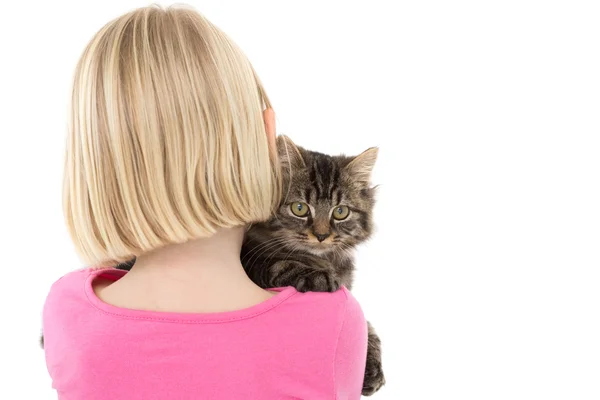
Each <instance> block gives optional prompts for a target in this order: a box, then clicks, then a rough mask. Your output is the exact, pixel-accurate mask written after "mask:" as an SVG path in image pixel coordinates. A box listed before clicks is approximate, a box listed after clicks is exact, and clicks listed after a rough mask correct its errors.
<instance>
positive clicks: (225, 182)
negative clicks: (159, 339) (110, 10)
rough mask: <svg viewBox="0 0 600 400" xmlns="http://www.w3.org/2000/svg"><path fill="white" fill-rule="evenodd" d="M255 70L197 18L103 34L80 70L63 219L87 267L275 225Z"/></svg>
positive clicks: (112, 26) (274, 174)
mask: <svg viewBox="0 0 600 400" xmlns="http://www.w3.org/2000/svg"><path fill="white" fill-rule="evenodd" d="M268 107H270V104H269V100H268V98H267V96H266V94H265V91H264V90H263V88H262V85H261V83H260V80H259V79H258V77H257V75H256V74H255V72H254V70H253V68H252V66H251V64H250V62H249V61H248V59H247V58H246V57H245V55H244V54H243V53H242V52H241V50H240V49H239V48H238V47H237V46H236V45H235V43H233V42H232V41H231V40H230V39H229V38H228V37H227V36H226V35H225V34H224V33H223V32H221V31H220V30H219V29H218V28H216V27H215V26H214V25H212V24H211V23H210V22H209V21H207V20H206V19H205V18H204V17H202V16H201V15H200V14H198V13H196V12H195V11H193V10H191V9H189V8H167V9H163V8H160V7H155V6H152V7H146V8H141V9H137V10H135V11H133V12H130V13H128V14H125V15H123V16H121V17H119V18H117V19H115V20H113V21H111V22H109V23H108V24H107V25H105V26H104V27H103V28H102V29H101V30H100V31H99V32H98V33H97V34H96V35H95V36H94V38H93V39H92V40H91V42H90V43H89V44H88V46H87V47H86V49H85V51H84V53H83V55H82V56H81V59H80V60H79V63H78V65H77V68H76V72H75V79H74V86H73V97H72V115H71V121H70V129H69V135H68V140H67V154H66V161H65V175H64V213H65V218H66V222H67V225H68V229H69V233H70V235H71V237H72V239H73V241H74V243H75V246H76V249H77V251H78V253H79V254H80V256H81V257H82V259H83V260H84V261H85V262H86V263H89V264H101V265H102V264H103V265H111V264H115V263H117V262H121V261H125V260H127V259H130V258H131V257H132V256H134V255H139V254H141V253H143V252H146V251H149V250H153V249H156V248H159V247H161V246H164V245H166V244H170V243H181V242H185V241H187V240H190V239H194V238H199V237H207V236H210V235H212V234H213V233H214V232H215V230H216V229H218V228H220V227H235V226H242V225H244V224H248V223H251V222H255V221H260V220H265V219H267V218H268V217H269V215H270V213H271V211H272V209H273V207H274V206H275V205H276V203H277V201H278V198H279V190H280V185H281V184H280V172H279V169H278V168H277V167H276V166H277V160H276V152H275V151H274V150H275V149H270V148H269V145H268V140H267V135H266V132H265V127H264V122H263V119H262V111H263V109H264V108H268Z"/></svg>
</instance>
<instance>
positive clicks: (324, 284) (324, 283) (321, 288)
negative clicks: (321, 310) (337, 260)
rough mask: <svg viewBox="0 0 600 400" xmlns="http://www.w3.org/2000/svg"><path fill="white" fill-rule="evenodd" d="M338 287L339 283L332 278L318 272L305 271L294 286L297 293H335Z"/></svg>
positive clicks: (326, 273) (328, 274) (325, 273)
mask: <svg viewBox="0 0 600 400" xmlns="http://www.w3.org/2000/svg"><path fill="white" fill-rule="evenodd" d="M340 286H341V285H340V281H339V280H337V279H336V278H335V277H334V276H332V275H331V274H330V273H328V272H325V271H319V270H311V271H307V272H306V274H303V275H302V276H301V277H299V279H298V282H296V285H295V287H296V290H297V291H299V292H335V291H336V290H338V289H339V288H340Z"/></svg>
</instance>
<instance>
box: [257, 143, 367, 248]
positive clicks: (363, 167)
mask: <svg viewBox="0 0 600 400" xmlns="http://www.w3.org/2000/svg"><path fill="white" fill-rule="evenodd" d="M277 149H278V153H279V158H280V160H281V163H282V168H283V176H284V185H283V196H282V200H281V202H280V205H279V208H278V210H277V212H276V213H275V216H274V217H273V218H271V220H270V221H269V222H268V223H267V224H268V225H269V229H270V230H271V231H272V232H274V234H275V235H277V236H278V237H281V238H287V239H289V242H288V244H289V243H293V244H294V248H296V249H298V250H300V249H302V250H305V251H308V252H310V253H313V254H315V255H325V254H327V253H330V252H343V251H346V250H351V249H352V248H353V247H354V246H356V245H357V244H359V243H361V242H363V241H365V240H366V239H368V238H369V236H370V235H371V233H372V231H373V223H372V214H373V205H374V194H375V193H374V192H375V189H374V188H372V187H371V183H370V181H371V171H372V169H373V166H374V165H375V160H376V159H377V151H378V150H377V148H370V149H368V150H366V151H365V152H363V153H362V154H360V155H358V156H356V157H346V156H329V155H325V154H321V153H317V152H314V151H308V150H305V149H303V148H302V147H299V146H296V145H295V144H294V143H293V142H292V141H291V139H289V138H288V137H286V136H280V137H278V139H277Z"/></svg>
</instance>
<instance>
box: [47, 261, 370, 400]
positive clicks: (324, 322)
mask: <svg viewBox="0 0 600 400" xmlns="http://www.w3.org/2000/svg"><path fill="white" fill-rule="evenodd" d="M125 273H126V272H125V271H120V270H116V269H108V270H91V269H84V270H79V271H75V272H72V273H69V274H67V275H65V276H64V277H62V278H60V279H59V280H58V281H56V282H55V283H54V285H53V286H52V289H51V290H50V293H49V295H48V298H47V299H46V304H45V306H44V315H43V320H44V323H43V329H44V347H45V352H46V363H47V366H48V371H49V372H50V376H51V377H52V382H53V383H52V386H53V387H54V388H55V389H56V390H57V392H58V397H59V399H61V400H97V399H102V400H107V399H110V400H120V399H126V400H134V399H143V400H153V399H157V400H158V399H160V400H170V399H173V400H186V399H193V400H198V399H226V400H237V399H243V400H251V399H261V400H265V399H309V400H319V399H338V400H339V399H359V398H360V392H361V387H362V382H363V374H364V370H365V362H366V352H367V325H366V321H365V319H364V316H363V313H362V311H361V309H360V306H359V305H358V303H357V302H356V300H355V299H354V297H352V295H351V294H350V293H349V292H348V290H346V289H345V288H342V289H340V290H338V291H337V292H335V293H299V292H297V291H296V290H295V289H294V288H292V287H286V288H279V289H275V290H276V291H278V292H279V293H278V294H276V295H275V296H273V297H271V298H269V299H268V300H267V301H265V302H263V303H260V304H257V305H255V306H252V307H250V308H246V309H243V310H238V311H230V312H222V313H203V314H192V313H168V312H153V311H141V310H131V309H125V308H120V307H115V306H112V305H109V304H107V303H104V302H103V301H102V300H100V299H99V298H98V297H97V296H96V295H95V294H94V291H93V289H92V281H93V280H94V278H95V277H97V276H99V275H102V276H103V277H105V278H109V279H113V280H117V279H119V278H120V277H121V276H123V275H124V274H125Z"/></svg>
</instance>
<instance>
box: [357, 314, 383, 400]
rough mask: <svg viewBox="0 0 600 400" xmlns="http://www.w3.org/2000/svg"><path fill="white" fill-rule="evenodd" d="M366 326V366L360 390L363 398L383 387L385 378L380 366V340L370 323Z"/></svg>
mask: <svg viewBox="0 0 600 400" xmlns="http://www.w3.org/2000/svg"><path fill="white" fill-rule="evenodd" d="M368 326H369V336H368V347H367V366H366V368H365V378H364V381H363V388H362V394H363V396H371V395H372V394H374V393H375V392H377V391H378V390H379V389H381V387H382V386H383V385H385V376H384V375H383V368H382V365H381V340H379V336H377V334H376V333H375V329H373V326H372V325H371V323H370V322H368Z"/></svg>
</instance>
